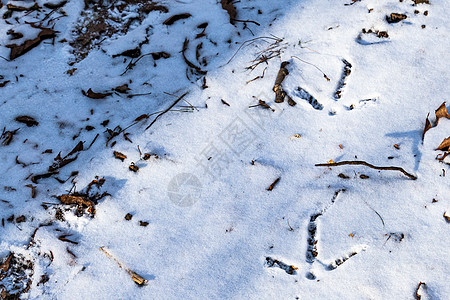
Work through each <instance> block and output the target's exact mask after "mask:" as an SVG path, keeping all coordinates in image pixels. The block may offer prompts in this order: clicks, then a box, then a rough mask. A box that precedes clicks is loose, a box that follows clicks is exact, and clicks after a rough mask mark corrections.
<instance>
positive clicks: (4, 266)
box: [0, 253, 14, 272]
mask: <svg viewBox="0 0 450 300" xmlns="http://www.w3.org/2000/svg"><path fill="white" fill-rule="evenodd" d="M13 256H14V254H13V253H10V254H9V256H8V258H7V259H6V260H5V262H4V263H2V264H1V265H0V270H2V272H7V271H8V270H9V265H10V262H11V259H12V257H13Z"/></svg>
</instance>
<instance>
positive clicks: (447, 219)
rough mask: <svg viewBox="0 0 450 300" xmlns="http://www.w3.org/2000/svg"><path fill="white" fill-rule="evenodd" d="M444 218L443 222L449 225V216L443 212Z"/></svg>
mask: <svg viewBox="0 0 450 300" xmlns="http://www.w3.org/2000/svg"><path fill="white" fill-rule="evenodd" d="M444 218H445V221H447V223H450V216H449V215H447V212H444Z"/></svg>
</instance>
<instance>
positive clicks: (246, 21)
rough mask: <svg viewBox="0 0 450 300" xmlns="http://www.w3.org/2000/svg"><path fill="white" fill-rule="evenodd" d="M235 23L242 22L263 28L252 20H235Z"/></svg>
mask: <svg viewBox="0 0 450 300" xmlns="http://www.w3.org/2000/svg"><path fill="white" fill-rule="evenodd" d="M233 21H234V22H242V23H253V24H255V25H257V26H261V24H259V23H258V22H255V21H251V20H237V19H233Z"/></svg>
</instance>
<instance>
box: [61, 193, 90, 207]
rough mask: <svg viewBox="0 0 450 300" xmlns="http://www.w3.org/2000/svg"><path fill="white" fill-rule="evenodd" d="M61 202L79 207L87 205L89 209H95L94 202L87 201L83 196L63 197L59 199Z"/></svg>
mask: <svg viewBox="0 0 450 300" xmlns="http://www.w3.org/2000/svg"><path fill="white" fill-rule="evenodd" d="M57 198H58V200H59V201H61V202H62V203H64V204H77V205H80V206H82V205H85V206H88V207H93V206H94V202H92V201H90V200H86V199H85V198H83V197H81V196H74V195H68V194H66V195H61V196H58V197H57Z"/></svg>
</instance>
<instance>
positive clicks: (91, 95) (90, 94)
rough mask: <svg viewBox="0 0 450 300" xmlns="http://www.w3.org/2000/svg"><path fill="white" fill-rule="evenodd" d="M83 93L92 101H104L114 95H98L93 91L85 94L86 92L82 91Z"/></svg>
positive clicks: (90, 90)
mask: <svg viewBox="0 0 450 300" xmlns="http://www.w3.org/2000/svg"><path fill="white" fill-rule="evenodd" d="M81 92H82V93H83V95H85V96H86V97H89V98H91V99H103V98H106V97H108V96H111V95H112V93H96V92H94V91H92V89H89V90H88V91H87V92H85V91H84V90H81Z"/></svg>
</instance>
